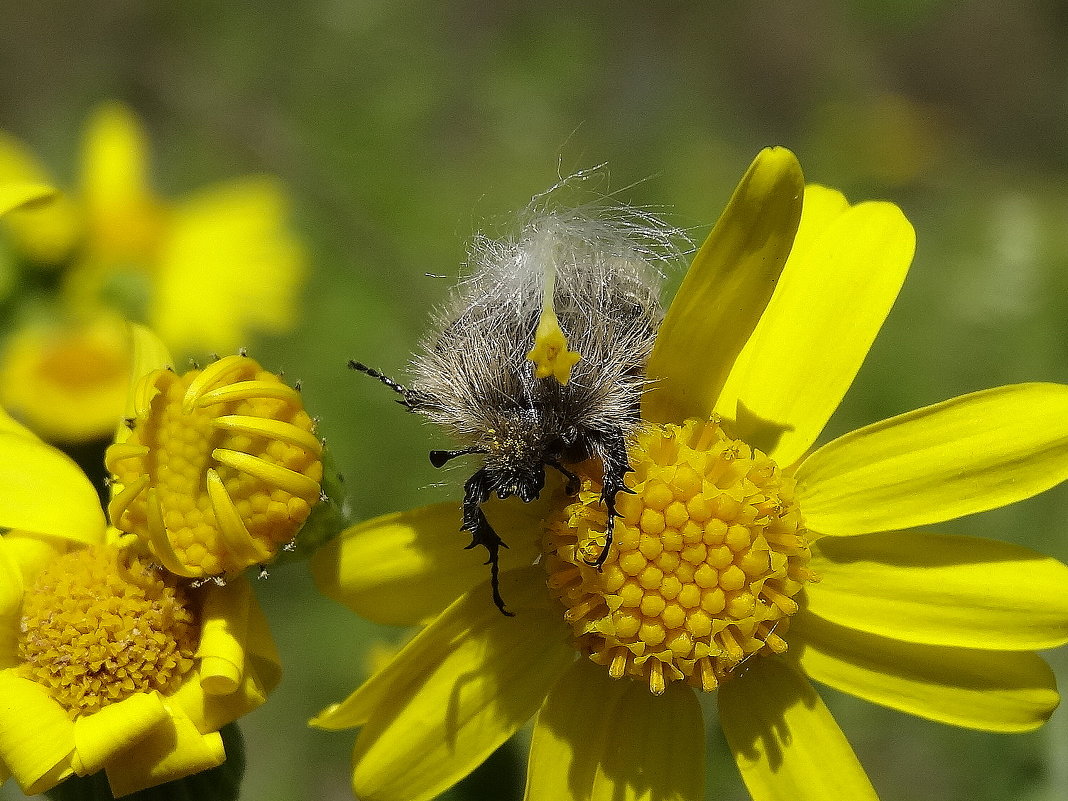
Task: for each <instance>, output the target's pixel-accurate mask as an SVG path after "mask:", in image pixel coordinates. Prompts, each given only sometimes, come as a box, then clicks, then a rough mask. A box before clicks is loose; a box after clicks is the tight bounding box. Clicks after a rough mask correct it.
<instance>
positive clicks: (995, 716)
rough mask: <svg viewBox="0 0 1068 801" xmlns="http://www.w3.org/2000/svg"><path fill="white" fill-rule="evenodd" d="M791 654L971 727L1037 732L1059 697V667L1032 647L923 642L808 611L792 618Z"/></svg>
mask: <svg viewBox="0 0 1068 801" xmlns="http://www.w3.org/2000/svg"><path fill="white" fill-rule="evenodd" d="M790 653H791V654H793V655H794V656H795V657H796V658H797V659H798V661H799V663H800V665H801V667H802V669H803V670H804V671H805V673H807V674H808V675H809V676H811V677H812V678H814V679H816V681H820V682H823V683H824V684H828V685H830V686H831V687H834V688H835V689H836V690H841V691H842V692H847V693H850V694H851V695H855V696H857V697H859V698H863V699H865V700H867V701H871V702H873V703H876V704H882V705H883V706H888V707H890V708H891V709H899V710H901V711H902V712H908V713H910V714H913V715H919V716H920V717H925V718H929V719H931V720H937V721H939V722H941V723H950V724H953V725H955V726H965V727H967V728H970V729H981V730H983V731H1000V732H1020V731H1030V730H1031V729H1034V728H1037V727H1038V726H1041V725H1042V724H1043V723H1045V722H1046V720H1047V719H1048V718H1049V716H1050V715H1051V714H1052V713H1053V710H1054V709H1055V708H1056V707H1057V703H1058V700H1059V698H1058V695H1057V689H1056V680H1055V679H1054V677H1053V671H1052V670H1050V668H1049V665H1047V664H1046V663H1045V662H1044V661H1042V659H1041V658H1040V657H1039V656H1038V655H1037V654H1035V653H1033V652H1030V651H980V650H976V649H973V648H943V647H938V646H932V645H916V644H915V643H906V642H901V641H899V640H892V639H889V638H886V637H878V636H876V635H873V634H865V633H863V632H859V631H855V630H853V629H850V628H846V627H844V626H838V625H835V624H834V623H829V622H827V621H825V620H821V619H820V618H818V617H816V616H815V615H813V614H810V613H807V612H802V613H801V614H799V615H796V616H795V617H793V618H792V619H791V622H790Z"/></svg>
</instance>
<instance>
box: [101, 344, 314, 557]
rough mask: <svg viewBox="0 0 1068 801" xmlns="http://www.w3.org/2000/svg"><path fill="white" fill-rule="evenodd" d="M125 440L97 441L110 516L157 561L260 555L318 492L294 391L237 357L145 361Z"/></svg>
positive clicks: (283, 537)
mask: <svg viewBox="0 0 1068 801" xmlns="http://www.w3.org/2000/svg"><path fill="white" fill-rule="evenodd" d="M137 403H138V411H137V415H136V417H135V418H134V420H133V421H132V424H133V430H132V432H131V435H130V437H129V439H128V440H127V441H125V442H123V443H118V444H116V445H113V446H111V448H109V449H108V454H107V466H108V469H109V470H110V471H111V473H112V475H113V481H114V482H115V484H116V485H118V486H117V491H116V492H115V494H114V496H113V497H112V500H111V503H110V504H109V507H108V512H109V514H110V516H111V519H112V522H113V523H114V524H115V525H116V526H117V527H118V528H120V529H122V530H123V531H125V532H128V533H131V534H135V535H137V536H138V537H139V538H140V539H141V541H142V542H143V544H144V545H145V547H146V548H147V549H148V550H149V551H150V553H151V554H152V556H153V557H154V558H155V559H156V560H157V561H158V562H159V563H160V564H162V565H163V566H164V567H166V568H167V569H168V570H170V571H172V572H174V573H177V574H178V575H182V576H187V577H205V576H219V575H224V574H234V573H237V572H240V571H241V570H244V569H245V568H246V567H249V566H250V565H255V564H263V563H265V562H268V561H270V560H271V559H272V558H273V557H274V556H275V555H276V554H277V552H278V549H279V548H281V547H282V546H284V545H286V544H288V543H289V542H291V541H292V540H293V538H294V537H295V536H296V534H297V532H298V531H299V529H300V527H301V526H302V525H303V523H304V521H305V520H306V519H307V517H308V515H309V513H310V512H311V508H312V506H314V505H315V503H317V502H318V500H319V497H320V493H321V487H320V485H321V481H322V477H323V465H322V458H321V457H322V443H321V442H320V441H319V439H318V438H317V437H316V436H315V433H314V430H313V428H314V427H313V422H312V420H311V418H310V417H309V416H308V414H307V412H305V411H304V406H303V403H302V401H301V397H300V393H299V392H298V391H297V390H295V389H293V388H292V387H290V386H288V385H286V384H284V383H283V382H282V381H281V380H280V379H279V377H278V376H277V375H275V374H273V373H270V372H267V371H265V370H264V369H263V368H261V367H260V365H259V364H257V363H256V362H255V361H254V360H253V359H250V358H248V357H247V356H243V355H242V356H228V357H226V358H224V359H221V360H220V361H217V362H215V363H214V364H212V365H209V366H208V367H207V368H205V369H204V370H193V371H191V372H188V373H186V374H184V375H177V374H176V373H174V372H172V371H170V370H157V371H155V372H153V373H150V374H149V375H147V376H146V377H145V378H144V379H142V382H141V384H140V386H139V388H138V391H137Z"/></svg>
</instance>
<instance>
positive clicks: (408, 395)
mask: <svg viewBox="0 0 1068 801" xmlns="http://www.w3.org/2000/svg"><path fill="white" fill-rule="evenodd" d="M349 369H351V370H356V371H357V372H360V373H366V374H367V375H369V376H371V378H377V379H378V380H379V381H381V382H382V383H383V384H385V385H386V386H387V387H389V388H390V389H392V390H393V391H394V392H396V393H397V394H398V395H400V396H401V399H400V400H398V401H397V403H399V404H401V405H402V406H404V407H405V408H406V409H407V410H408V411H410V412H414V411H415V410H416V409H417V408H419V406H421V405H422V403H421V401H420V398H419V395H418V394H417V393H416V392H415V391H414V390H411V389H408V387H406V386H404V385H403V384H400V383H398V382H396V381H394V380H393V379H392V378H390V377H389V376H388V375H385V374H384V373H380V372H378V370H376V369H375V368H373V367H368V366H367V365H366V364H364V363H363V362H358V361H356V360H355V359H349Z"/></svg>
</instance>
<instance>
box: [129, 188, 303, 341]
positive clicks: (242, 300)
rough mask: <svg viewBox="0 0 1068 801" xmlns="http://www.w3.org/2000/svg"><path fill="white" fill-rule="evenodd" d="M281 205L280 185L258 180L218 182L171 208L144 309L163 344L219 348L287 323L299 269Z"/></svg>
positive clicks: (298, 252)
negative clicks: (148, 303)
mask: <svg viewBox="0 0 1068 801" xmlns="http://www.w3.org/2000/svg"><path fill="white" fill-rule="evenodd" d="M288 207H289V198H288V196H287V195H286V192H285V190H284V188H283V187H282V186H281V185H280V184H278V183H277V182H276V181H273V180H271V179H269V178H266V177H263V178H245V179H241V180H235V181H230V182H228V183H225V184H219V185H218V186H214V187H211V188H209V189H206V190H203V191H201V192H199V193H198V194H197V195H195V196H194V197H190V198H188V199H187V200H185V201H184V202H183V203H182V204H181V205H180V206H178V207H177V208H176V209H175V211H174V216H173V219H172V221H171V222H172V225H171V228H170V230H169V233H168V236H167V237H166V240H165V241H164V244H163V250H162V253H161V254H160V259H159V271H158V273H157V282H156V285H155V292H154V294H153V297H152V302H151V309H150V312H149V316H150V320H151V322H152V326H153V328H155V329H156V331H157V332H158V333H159V335H160V336H161V337H163V339H164V341H166V342H167V343H169V344H170V345H171V346H172V347H175V348H178V349H180V350H186V351H192V350H216V351H226V350H232V349H234V348H237V347H239V346H240V345H242V344H243V343H244V342H245V341H246V340H247V338H248V336H249V332H250V331H252V330H257V331H269V332H273V333H280V332H283V331H286V330H289V329H290V328H292V326H293V324H294V322H295V319H296V300H297V297H298V295H299V289H300V286H301V284H302V283H303V281H304V276H305V273H306V270H307V268H306V265H305V256H304V249H303V246H302V245H301V243H300V242H299V241H298V240H297V238H296V237H295V235H294V234H293V233H292V232H291V231H290V230H289V229H288V223H287V217H288V214H289V208H288Z"/></svg>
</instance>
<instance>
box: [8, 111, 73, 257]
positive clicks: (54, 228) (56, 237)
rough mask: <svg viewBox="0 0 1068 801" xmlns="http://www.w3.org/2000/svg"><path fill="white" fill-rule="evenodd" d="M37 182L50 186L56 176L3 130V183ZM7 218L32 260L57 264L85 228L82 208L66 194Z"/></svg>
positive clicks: (10, 228) (11, 214) (9, 226)
mask: <svg viewBox="0 0 1068 801" xmlns="http://www.w3.org/2000/svg"><path fill="white" fill-rule="evenodd" d="M15 183H19V184H23V185H27V184H34V185H37V186H47V185H51V184H52V178H51V176H49V174H48V172H47V171H46V170H45V169H44V167H43V166H41V164H40V163H39V162H38V161H37V159H36V158H35V157H34V156H33V154H32V153H30V151H29V150H27V149H26V147H25V146H24V145H23V144H22V143H21V142H19V141H18V140H17V139H15V138H13V137H11V136H8V135H7V134H6V133H4V132H3V131H0V185H4V184H15ZM6 211H9V212H10V213H9V214H7V216H6V217H5V218H4V223H5V227H6V228H8V229H9V230H10V231H11V233H12V234H13V236H14V238H15V241H16V243H17V244H18V247H19V248H20V250H22V251H23V252H25V253H26V255H27V256H29V258H30V259H31V260H32V261H35V262H44V263H47V264H55V263H56V262H59V261H61V260H63V259H64V258H66V256H67V255H68V254H69V253H70V251H71V249H72V248H73V247H74V245H75V243H76V242H77V239H78V237H79V236H80V235H81V232H82V221H81V218H80V215H79V213H78V209H77V207H76V206H75V204H74V201H73V200H71V199H70V198H69V197H68V196H66V195H62V194H60V195H57V196H55V197H54V198H52V200H51V201H50V202H48V203H42V204H34V205H30V206H24V207H22V208H19V209H15V210H14V211H12V207H11V206H8V207H7V209H6Z"/></svg>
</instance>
